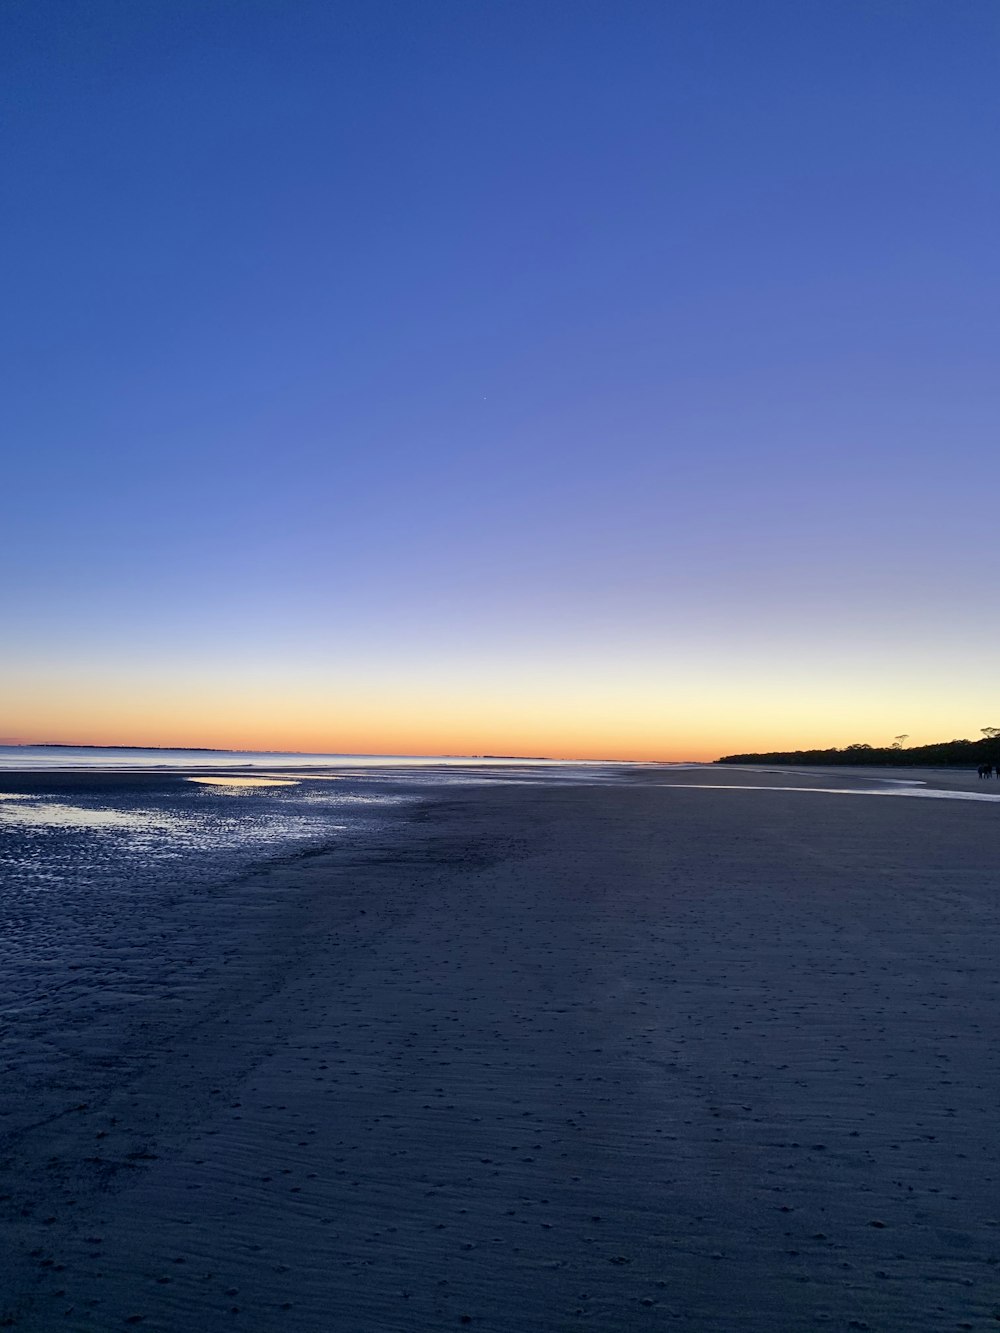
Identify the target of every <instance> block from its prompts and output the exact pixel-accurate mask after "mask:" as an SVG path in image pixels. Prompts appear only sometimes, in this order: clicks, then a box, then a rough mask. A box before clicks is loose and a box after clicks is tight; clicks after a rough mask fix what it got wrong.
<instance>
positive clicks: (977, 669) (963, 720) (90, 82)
mask: <svg viewBox="0 0 1000 1333" xmlns="http://www.w3.org/2000/svg"><path fill="white" fill-rule="evenodd" d="M998 57H1000V6H997V4H996V3H995V2H994V0H940V2H938V0H857V2H855V0H822V2H818V0H754V3H753V4H747V3H746V0H658V2H657V3H647V2H646V0H431V2H430V3H423V2H418V0H405V2H402V0H338V3H336V4H329V3H326V0H323V2H317V3H313V2H312V0H232V2H229V0H169V3H165V2H163V0H144V3H142V4H135V3H133V0H120V2H119V0H73V2H71V3H66V2H65V0H58V3H53V2H52V0H7V3H5V5H4V6H3V8H2V11H0V154H2V171H0V189H2V192H3V200H2V205H0V236H2V241H3V244H2V246H0V267H2V270H3V273H2V279H3V297H2V301H0V364H2V366H3V367H4V374H3V380H4V387H3V392H2V394H0V450H2V470H0V558H2V560H3V568H4V570H5V574H6V577H5V578H4V579H3V580H2V581H0V639H2V652H0V740H6V741H68V742H78V743H83V742H92V743H106V744H110V743H126V744H142V743H150V744H162V745H178V744H194V745H218V746H238V747H242V748H260V749H274V748H276V749H296V750H312V751H338V752H347V751H356V752H376V753H378V752H387V753H473V754H478V753H503V754H510V753H521V754H546V755H554V756H566V757H591V758H603V757H614V758H640V759H644V758H648V759H699V758H713V757H715V756H717V755H719V754H722V753H730V752H734V751H744V750H751V749H752V750H760V749H767V748H785V747H791V746H810V745H840V744H848V743H852V742H858V741H865V742H868V743H871V744H885V743H888V742H890V741H891V740H892V738H893V736H895V735H897V734H899V733H908V734H909V736H910V741H909V744H917V743H921V742H927V741H932V740H947V739H951V738H953V737H956V736H973V737H975V736H978V735H979V728H980V727H981V726H984V725H988V724H998V725H1000V699H998V694H997V689H996V679H997V653H996V623H997V611H998V586H1000V582H998V577H997V576H998V562H1000V515H998V507H997V496H998V482H1000V462H998V455H1000V441H998V433H997V422H998V407H1000V373H998V369H1000V367H998V342H1000V338H998V327H1000V324H998V314H1000V310H998V305H1000V303H998V294H1000V281H998V279H1000V251H998V247H997V235H998V220H1000V216H998V203H1000V170H998V164H1000V153H998V149H1000V135H998V121H1000V114H998V113H1000V77H998V75H1000V59H998Z"/></svg>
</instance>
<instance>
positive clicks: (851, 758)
mask: <svg viewBox="0 0 1000 1333" xmlns="http://www.w3.org/2000/svg"><path fill="white" fill-rule="evenodd" d="M714 762H715V763H717V764H792V765H806V766H809V767H816V766H817V765H829V766H831V767H834V766H844V767H851V768H857V767H865V768H867V767H873V768H874V767H879V768H887V767H888V768H977V767H978V766H979V765H980V764H1000V736H984V737H983V738H982V739H981V740H978V741H970V740H955V741H938V742H936V743H934V744H931V745H915V746H913V747H912V748H910V749H903V748H902V747H899V748H896V747H895V746H891V745H882V746H873V745H864V744H857V745H847V746H845V747H844V748H843V749H836V748H831V749H827V750H769V751H766V752H763V753H760V754H727V755H723V756H722V757H721V758H720V759H716V760H715V761H714Z"/></svg>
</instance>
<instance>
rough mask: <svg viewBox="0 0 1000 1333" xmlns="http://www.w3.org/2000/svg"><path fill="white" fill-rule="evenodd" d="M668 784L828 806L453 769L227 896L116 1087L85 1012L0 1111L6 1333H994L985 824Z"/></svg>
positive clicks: (993, 880) (992, 980)
mask: <svg viewBox="0 0 1000 1333" xmlns="http://www.w3.org/2000/svg"><path fill="white" fill-rule="evenodd" d="M822 776H823V778H824V782H825V785H833V779H837V780H838V781H840V782H843V783H845V784H848V785H849V784H850V783H851V782H852V781H855V779H854V778H852V777H851V776H850V775H845V774H844V773H843V772H842V771H841V772H840V773H837V774H834V773H832V772H831V771H829V770H825V771H824V772H823V775H822ZM872 776H874V775H873V774H870V773H868V772H864V773H863V774H860V775H859V776H858V778H857V779H856V781H857V782H858V785H866V784H867V783H869V782H870V781H871V778H872ZM882 776H901V777H903V778H908V779H914V778H931V777H932V775H929V774H923V773H918V772H915V771H913V770H902V771H901V772H900V773H899V774H896V775H887V774H882ZM681 778H683V781H684V782H686V783H687V782H695V783H697V782H704V783H717V782H725V783H730V782H732V783H734V784H736V785H737V786H742V785H746V786H748V787H751V788H752V787H757V786H760V785H761V784H764V785H768V784H771V785H785V786H787V785H791V786H793V787H794V786H803V787H806V786H810V785H820V784H819V783H818V782H817V773H816V772H813V773H808V774H806V773H803V774H802V775H801V776H798V775H796V774H791V775H790V774H789V773H788V772H780V773H779V772H775V773H773V774H770V775H768V774H760V773H751V772H747V771H746V770H741V769H736V768H716V769H710V770H692V771H689V772H687V773H683V774H682V773H680V772H676V773H673V774H672V773H670V772H669V771H664V770H647V771H645V772H642V773H638V774H636V775H635V776H634V778H632V779H631V780H630V781H628V782H627V783H623V784H621V785H617V786H596V785H595V786H545V787H538V786H535V787H517V786H496V787H486V786H484V787H469V788H463V787H455V788H452V789H450V790H449V791H448V793H447V796H446V799H439V800H436V801H435V802H434V803H431V804H428V805H426V806H424V807H422V808H421V810H420V811H419V812H418V814H417V816H416V817H415V818H414V819H413V820H412V821H411V822H410V823H409V824H408V825H407V826H406V827H405V828H401V829H400V830H397V831H396V832H395V833H394V834H393V835H392V836H388V837H387V838H386V840H385V841H384V843H382V844H380V845H378V846H371V847H368V848H367V849H360V850H359V849H358V848H354V849H345V850H341V851H333V852H329V853H324V854H322V855H319V856H310V857H305V858H297V859H296V860H293V861H289V862H287V863H284V864H281V865H275V866H273V867H271V868H270V869H269V870H267V871H266V872H264V873H262V874H259V875H255V876H251V877H247V878H244V879H243V880H241V881H239V882H238V883H235V884H232V885H229V886H226V887H225V888H224V889H221V890H220V891H219V893H218V895H217V896H216V897H215V899H214V900H213V905H212V912H213V916H212V918H211V927H210V928H209V927H208V926H206V928H205V930H204V932H203V937H202V941H201V948H202V953H201V954H200V955H199V956H198V958H197V959H196V960H195V962H194V964H193V965H192V968H191V970H189V971H188V972H186V973H179V974H178V977H177V980H176V985H175V990H174V991H173V992H172V993H171V994H170V995H169V996H168V997H166V998H164V997H163V996H162V995H160V997H159V999H158V1001H157V1004H158V1006H159V1007H158V1008H157V1009H156V1011H155V1012H151V1013H150V1015H149V1020H148V1025H147V1027H146V1038H145V1039H144V1040H136V1043H135V1047H134V1050H132V1051H131V1053H130V1058H129V1059H128V1060H126V1061H124V1062H122V1063H121V1064H120V1065H119V1066H118V1067H117V1068H116V1069H115V1070H114V1071H113V1075H114V1076H113V1077H112V1078H109V1077H107V1076H106V1074H107V1071H105V1072H104V1075H102V1077H101V1078H99V1079H98V1078H97V1077H96V1076H95V1081H94V1088H93V1091H92V1094H89V1095H88V1093H87V1091H86V1090H85V1089H82V1090H81V1088H79V1087H77V1086H73V1087H64V1086H62V1085H61V1084H60V1081H59V1074H58V1070H59V1067H60V1066H59V1063H58V1060H57V1059H56V1056H57V1054H58V1051H59V1048H60V1045H61V1044H63V1043H65V1042H72V1041H73V1040H76V1041H83V1040H86V1041H87V1042H89V1043H91V1044H92V1046H93V1058H94V1068H95V1071H96V1070H97V1069H98V1068H99V1066H100V1061H101V1049H100V1047H101V1030H100V1024H99V1022H98V1020H97V1019H95V1018H94V1016H93V1014H90V1015H88V1018H87V1023H88V1026H87V1028H86V1031H84V1030H83V1029H81V1030H80V1031H78V1032H75V1033H74V1032H73V1031H71V1030H70V1031H63V1032H54V1033H53V1034H52V1050H53V1072H52V1077H51V1078H50V1079H49V1080H48V1081H47V1082H46V1080H45V1078H44V1077H43V1075H44V1071H40V1074H39V1079H38V1081H37V1082H36V1084H35V1085H33V1091H32V1097H33V1099H34V1100H35V1101H36V1102H37V1114H34V1111H35V1109H36V1108H35V1107H32V1108H27V1109H29V1110H31V1111H32V1114H30V1115H26V1114H25V1110H26V1108H25V1107H24V1106H23V1105H22V1106H17V1105H16V1098H17V1089H16V1088H15V1089H13V1090H12V1091H11V1090H9V1089H8V1093H9V1096H8V1097H7V1098H6V1099H5V1102H4V1109H5V1112H6V1114H5V1117H4V1120H3V1121H0V1127H2V1129H3V1132H4V1141H3V1145H2V1159H3V1176H2V1183H0V1192H2V1195H3V1198H2V1200H0V1225H2V1234H0V1243H2V1244H3V1246H4V1250H5V1253H7V1254H8V1255H10V1256H11V1261H10V1263H9V1264H8V1265H7V1267H6V1269H5V1274H4V1276H3V1278H2V1279H0V1324H2V1325H3V1326H7V1327H16V1328H19V1329H25V1330H29V1329H30V1330H50V1329H56V1328H58V1329H62V1328H65V1329H79V1330H93V1331H94V1333H96V1331H97V1330H101V1331H102V1333H103V1331H104V1330H109V1329H117V1328H120V1327H131V1326H141V1327H143V1328H148V1329H160V1330H177V1331H178V1333H179V1331H180V1330H185V1331H186V1330H191V1329H198V1330H206V1333H215V1330H221V1329H226V1330H230V1329H247V1330H254V1331H255V1333H263V1331H269V1330H288V1331H289V1333H298V1331H299V1330H337V1331H339V1330H345V1331H347V1330H350V1331H351V1333H367V1331H368V1330H408V1331H409V1330H439V1329H446V1328H451V1327H465V1326H468V1327H471V1328H474V1329H475V1328H480V1329H484V1330H485V1329H492V1330H504V1331H505V1333H507V1331H511V1330H522V1329H523V1330H545V1331H546V1333H548V1331H549V1330H563V1329H574V1328H582V1327H587V1326H589V1327H592V1328H598V1329H601V1330H633V1329H636V1330H640V1329H654V1328H666V1327H671V1328H683V1329H690V1330H697V1333H703V1331H707V1330H713V1331H715V1330H717V1331H718V1333H731V1331H732V1330H735V1329H740V1330H753V1331H754V1333H758V1331H759V1333H765V1331H767V1333H801V1330H803V1329H809V1328H813V1327H829V1328H833V1329H845V1330H846V1329H864V1328H868V1329H874V1330H900V1331H902V1330H915V1331H920V1330H926V1331H927V1333H931V1331H932V1330H933V1333H940V1331H941V1330H946V1329H953V1328H954V1329H958V1328H974V1329H978V1328H982V1329H985V1328H989V1327H996V1317H997V1316H998V1315H1000V1271H998V1263H1000V1179H998V1176H1000V1172H998V1169H997V1150H996V1126H997V1121H998V1114H1000V1062H998V1059H997V1048H996V1034H997V1032H998V1031H1000V973H998V969H997V966H996V953H997V938H998V935H997V927H998V924H1000V872H998V870H997V867H996V863H995V849H996V845H997V830H998V820H1000V804H987V803H977V802H964V801H934V800H902V799H900V800H888V799H878V798H874V797H866V796H861V795H859V796H857V797H852V798H847V797H844V796H835V795H824V794H821V793H816V792H806V791H773V792H760V791H756V790H748V791H739V790H736V791H727V790H704V791H699V790H696V789H692V788H689V787H680V786H674V787H673V789H670V788H669V786H668V785H667V784H670V783H671V782H672V781H674V782H678V781H680V779H681ZM951 780H952V781H953V782H954V784H955V786H954V788H953V789H954V790H962V789H963V784H964V787H965V788H967V789H968V790H976V786H975V783H976V779H975V775H972V778H971V779H967V778H965V777H957V778H956V777H955V775H951ZM937 785H944V784H943V783H940V784H937ZM984 785H985V784H984ZM991 790H995V791H997V792H998V793H1000V786H994V787H993V788H992V789H991ZM185 978H186V979H185ZM168 1001H169V1003H168ZM135 1003H136V1004H138V1005H139V1010H138V1012H139V1014H140V1022H139V1023H138V1026H137V1031H138V1032H140V1033H141V1032H142V1030H143V1027H142V1021H141V1015H142V1008H141V1006H142V1003H143V1000H142V997H141V996H140V997H136V998H135ZM104 1021H105V1022H106V1024H108V1025H109V1031H110V1029H111V1027H113V1025H114V1023H115V1006H114V1004H113V1003H109V1005H108V1009H107V1013H106V1017H105V1019H104ZM6 1040H7V1041H8V1042H13V1043H16V1041H17V1016H16V1015H15V1016H13V1021H11V1022H9V1025H8V1030H7V1033H6ZM11 1126H14V1128H13V1129H11V1128H10V1127H11ZM4 1321H5V1322H4Z"/></svg>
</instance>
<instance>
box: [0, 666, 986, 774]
mask: <svg viewBox="0 0 1000 1333" xmlns="http://www.w3.org/2000/svg"><path fill="white" fill-rule="evenodd" d="M15 684H16V688H15V689H13V690H11V689H8V690H6V691H5V696H6V697H7V698H8V699H10V700H11V701H12V706H11V707H10V708H9V710H6V711H5V712H4V714H3V716H0V737H2V738H3V739H4V740H6V741H7V742H8V743H9V742H18V743H44V742H49V743H52V742H63V743H68V744H77V745H88V744H90V745H131V746H143V745H150V746H159V747H166V748H173V747H176V748H185V747H208V748H213V749H235V750H260V751H280V752H301V753H315V754H337V753H339V754H387V755H407V754H412V755H484V754H493V755H522V756H537V757H547V758H555V759H595V760H600V759H608V760H640V761H678V760H711V759H716V758H718V757H719V756H720V755H723V754H729V753H737V752H744V751H760V750H772V749H806V748H810V747H813V746H816V747H824V746H830V745H846V744H850V743H852V742H856V741H867V742H869V743H871V744H876V745H879V744H888V743H890V742H891V740H892V737H893V736H894V735H895V734H897V733H898V732H901V731H904V730H905V731H908V732H909V733H910V739H909V742H908V743H909V744H910V745H918V744H922V743H927V742H930V741H935V740H942V739H951V738H952V737H953V736H958V735H970V736H976V735H978V727H977V725H976V723H977V721H982V719H981V718H979V712H980V711H982V709H984V708H986V704H985V703H983V704H981V705H974V707H975V709H976V711H972V710H971V709H968V710H963V714H964V725H962V722H961V721H960V722H959V723H958V724H956V722H955V715H954V714H953V713H950V712H947V711H946V710H945V709H944V708H943V707H942V705H941V701H940V700H935V699H933V698H923V697H920V695H919V693H915V694H914V697H912V698H910V699H903V700H900V698H899V697H898V696H899V691H898V690H897V691H896V692H895V693H896V697H895V698H894V699H893V700H892V701H890V700H887V699H883V698H879V697H878V696H877V695H876V696H875V697H874V698H872V697H868V698H861V697H858V696H856V695H853V694H852V692H851V691H850V690H849V689H848V690H846V691H842V692H841V694H840V696H836V695H835V694H834V693H833V690H832V687H828V689H827V697H826V698H825V699H823V700H822V701H821V704H820V705H819V706H817V702H816V695H815V693H814V692H809V693H806V692H803V691H799V692H796V691H794V690H791V689H789V688H788V686H787V683H786V684H785V685H784V686H783V685H782V682H781V681H778V682H775V683H774V684H773V685H772V686H771V687H770V688H769V689H768V688H765V686H764V685H762V684H761V682H760V681H757V682H749V683H744V684H743V685H741V686H740V685H736V684H733V683H730V685H729V688H728V691H726V690H724V689H723V687H722V682H720V681H719V680H718V679H714V680H713V679H712V677H711V676H710V675H709V674H708V673H702V677H701V679H700V680H697V681H695V680H692V679H689V680H685V681H678V682H667V683H666V684H665V685H664V686H663V687H662V689H660V688H658V687H657V682H655V681H650V680H646V681H638V680H636V681H633V682H632V683H631V684H632V688H630V689H628V690H626V689H623V688H621V687H617V688H615V689H613V690H612V689H608V688H606V687H603V686H602V685H601V684H600V683H599V682H597V683H595V682H594V681H583V682H576V683H575V685H574V687H573V688H570V687H569V685H565V686H564V687H563V688H562V689H555V688H553V687H551V686H545V685H543V684H540V683H539V682H538V681H534V682H526V681H523V680H522V681H520V682H517V681H514V682H510V683H509V684H508V686H507V689H506V690H504V688H503V687H502V684H503V683H502V682H501V683H497V682H493V683H483V684H480V685H478V686H477V687H476V688H472V687H469V686H468V685H465V686H463V685H462V684H461V683H460V682H458V681H455V680H452V681H444V682H442V683H440V684H437V683H434V682H428V681H426V680H424V681H417V682H412V681H411V682H408V684H407V686H406V687H405V688H401V687H399V686H396V687H395V688H392V687H391V685H390V684H389V683H386V684H383V685H378V684H371V683H366V684H360V683H358V681H357V680H353V681H350V682H348V681H341V682H338V683H337V684H335V685H331V686H329V687H326V688H324V687H322V686H321V685H319V684H318V683H317V682H316V681H315V680H311V681H308V682H307V681H305V680H300V681H298V682H292V683H284V684H282V683H280V682H278V681H276V680H268V681H262V680H259V679H258V680H248V679H243V680H241V679H239V678H238V677H236V678H232V679H227V678H225V677H224V676H222V675H221V674H220V675H219V676H218V677H216V678H211V677H208V676H205V677H202V678H189V679H184V680H180V679H178V678H177V677H176V676H175V677H174V678H172V679H167V678H166V677H163V678H159V679H150V678H148V677H147V678H146V679H145V680H144V681H143V682H142V684H141V685H140V683H139V682H138V681H137V680H136V679H135V678H134V677H133V678H131V679H126V678H125V677H124V676H123V677H122V678H120V679H117V680H116V679H114V678H111V677H109V676H108V675H107V674H103V675H102V676H100V677H95V676H90V677H89V678H80V677H78V678H76V680H75V681H74V682H73V686H74V688H73V689H72V691H70V690H69V689H68V686H67V682H65V681H62V680H58V679H54V678H51V677H50V678H49V680H48V681H46V680H45V679H44V678H41V677H39V676H37V675H36V676H34V677H32V678H31V679H22V680H21V681H20V682H16V683H15ZM515 686H516V688H515ZM985 716H986V714H985V712H984V713H983V717H985ZM915 718H919V719H920V721H919V722H916V721H914V720H913V719H915ZM817 719H819V721H817ZM887 719H888V720H887ZM986 720H988V718H987V719H986ZM907 723H909V725H907Z"/></svg>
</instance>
